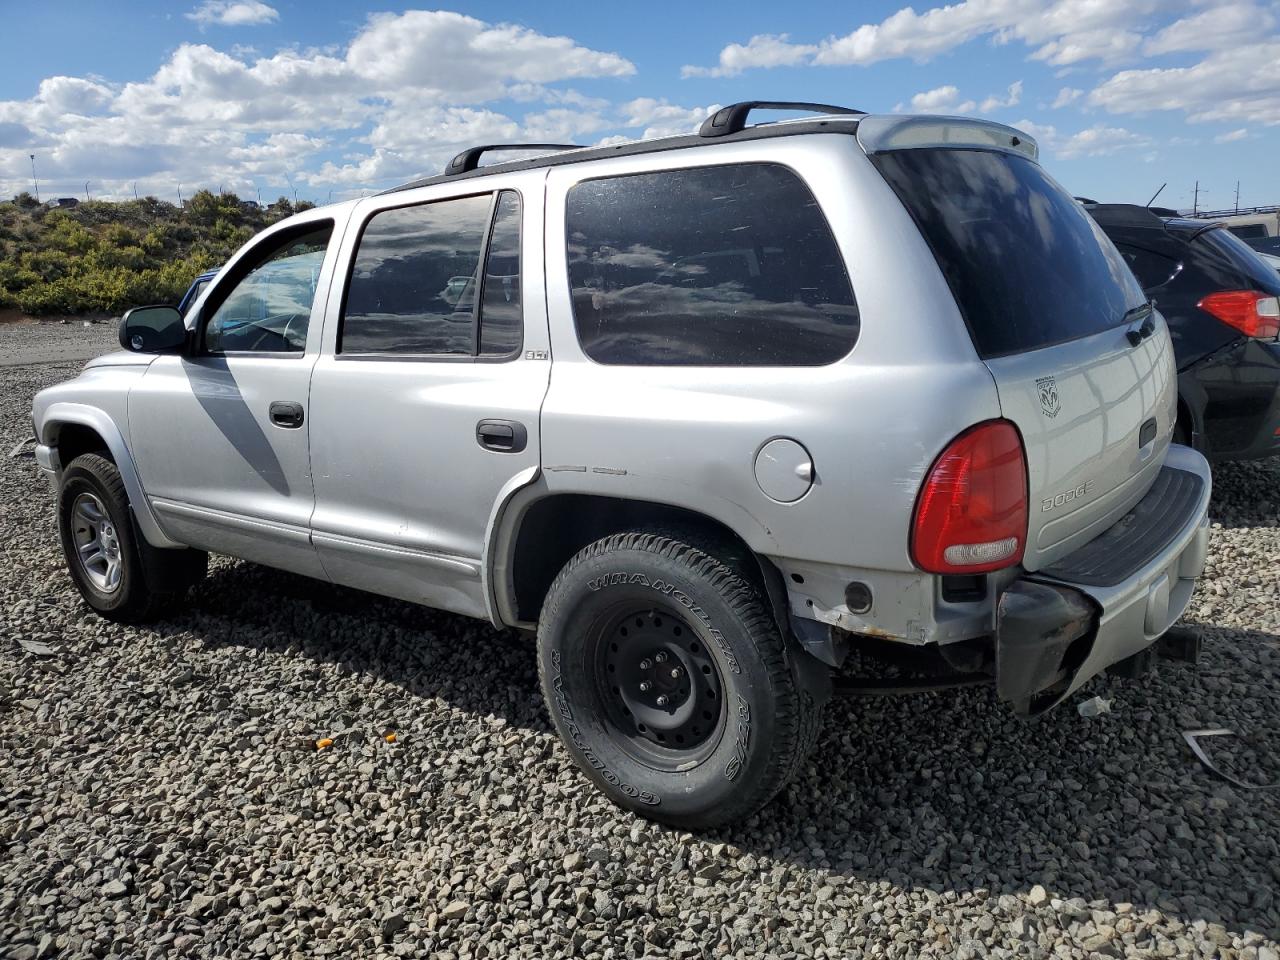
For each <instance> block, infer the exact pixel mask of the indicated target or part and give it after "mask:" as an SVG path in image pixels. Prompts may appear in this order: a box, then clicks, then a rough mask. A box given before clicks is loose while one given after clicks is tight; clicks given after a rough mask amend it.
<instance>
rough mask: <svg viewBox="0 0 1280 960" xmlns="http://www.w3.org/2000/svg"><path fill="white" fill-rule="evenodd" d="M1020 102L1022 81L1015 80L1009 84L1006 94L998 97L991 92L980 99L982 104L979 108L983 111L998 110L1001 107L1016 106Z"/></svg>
mask: <svg viewBox="0 0 1280 960" xmlns="http://www.w3.org/2000/svg"><path fill="white" fill-rule="evenodd" d="M1021 102H1022V81H1021V80H1015V81H1014V82H1013V83H1011V84H1009V92H1008V94H1007V95H1006V96H1004V97H999V96H996V95H995V94H992V95H991V96H989V97H987V98H986V99H985V100H983V101H982V106H981V107H980V108H979V109H981V110H982V112H983V113H990V112H991V111H992V110H999V109H1001V108H1003V107H1016V106H1017V105H1018V104H1019V103H1021Z"/></svg>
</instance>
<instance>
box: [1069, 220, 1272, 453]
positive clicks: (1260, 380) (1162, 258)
mask: <svg viewBox="0 0 1280 960" xmlns="http://www.w3.org/2000/svg"><path fill="white" fill-rule="evenodd" d="M1084 208H1085V209H1086V210H1087V211H1088V212H1089V213H1090V214H1091V215H1092V216H1093V218H1094V220H1096V221H1097V223H1098V225H1099V226H1101V227H1102V229H1103V230H1104V231H1105V232H1106V234H1107V236H1109V237H1110V238H1111V240H1112V241H1113V242H1114V243H1115V245H1116V246H1117V247H1118V248H1119V250H1120V253H1121V254H1122V255H1123V256H1124V259H1125V261H1126V262H1127V263H1128V264H1129V268H1130V269H1131V270H1132V271H1133V273H1134V275H1135V276H1136V277H1137V278H1138V282H1139V283H1141V284H1142V286H1143V288H1144V289H1145V290H1146V292H1147V295H1148V296H1150V297H1151V298H1152V299H1153V300H1154V301H1155V303H1156V306H1157V308H1158V309H1159V310H1160V312H1161V314H1163V315H1164V318H1165V320H1166V321H1167V322H1168V324H1169V333H1170V335H1171V336H1172V338H1173V347H1174V355H1175V357H1176V359H1177V364H1178V422H1177V427H1176V434H1175V439H1176V440H1177V441H1178V442H1179V443H1186V444H1189V445H1191V446H1193V447H1195V448H1196V449H1197V450H1200V451H1201V452H1202V453H1204V454H1205V456H1207V457H1208V458H1209V459H1211V460H1250V459H1255V458H1258V457H1266V456H1270V455H1272V454H1276V453H1280V339H1278V338H1280V274H1277V272H1276V271H1275V270H1274V269H1272V268H1271V267H1270V266H1268V265H1267V263H1266V262H1265V261H1263V260H1262V259H1261V258H1260V257H1258V256H1257V255H1256V254H1255V253H1254V251H1253V250H1251V249H1250V248H1249V246H1248V245H1246V244H1245V243H1244V241H1243V240H1241V239H1240V238H1239V237H1237V236H1235V235H1234V234H1232V233H1231V231H1229V230H1227V229H1226V228H1225V225H1224V224H1222V223H1218V222H1214V221H1205V220H1189V219H1182V218H1179V217H1177V216H1164V215H1161V214H1164V213H1172V211H1160V212H1159V213H1157V212H1155V211H1153V210H1148V209H1147V208H1146V207H1140V206H1136V205H1133V204H1123V203H1115V204H1112V203H1085V204H1084Z"/></svg>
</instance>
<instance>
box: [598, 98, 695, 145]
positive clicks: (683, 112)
mask: <svg viewBox="0 0 1280 960" xmlns="http://www.w3.org/2000/svg"><path fill="white" fill-rule="evenodd" d="M719 109H720V104H718V103H713V104H709V105H708V106H705V107H680V106H676V105H675V104H673V103H668V102H667V101H666V100H654V99H653V98H652V97H640V98H638V99H636V100H632V101H630V102H629V103H624V104H623V105H622V115H623V119H622V123H621V126H624V127H643V128H644V129H643V130H642V131H641V133H640V139H642V140H649V139H652V138H654V137H674V136H679V135H680V134H684V133H697V131H698V127H700V126H701V125H702V121H703V120H705V119H706V118H707V117H709V116H711V114H713V113H715V112H716V111H717V110H719Z"/></svg>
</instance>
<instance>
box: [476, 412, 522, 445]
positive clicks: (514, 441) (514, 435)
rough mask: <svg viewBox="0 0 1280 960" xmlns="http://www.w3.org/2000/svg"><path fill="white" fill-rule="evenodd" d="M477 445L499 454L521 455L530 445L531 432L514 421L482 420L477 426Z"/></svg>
mask: <svg viewBox="0 0 1280 960" xmlns="http://www.w3.org/2000/svg"><path fill="white" fill-rule="evenodd" d="M476 443H478V444H480V446H482V447H484V448H485V449H486V450H494V451H497V452H498V453H519V452H520V451H521V450H523V449H524V448H525V447H526V446H527V445H528V443H529V431H528V430H526V429H525V428H524V424H523V423H517V422H516V421H514V420H481V421H480V422H479V423H477V424H476Z"/></svg>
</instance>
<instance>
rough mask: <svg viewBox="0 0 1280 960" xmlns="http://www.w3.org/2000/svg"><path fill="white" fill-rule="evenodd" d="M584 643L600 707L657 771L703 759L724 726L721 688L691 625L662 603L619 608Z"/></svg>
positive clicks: (710, 659)
mask: <svg viewBox="0 0 1280 960" xmlns="http://www.w3.org/2000/svg"><path fill="white" fill-rule="evenodd" d="M592 634H593V636H592V637H591V638H589V639H588V646H589V649H590V650H592V651H593V652H592V653H588V656H592V657H593V659H594V661H595V665H596V680H597V692H598V695H599V697H600V705H601V710H602V712H603V713H604V715H605V716H607V717H608V719H609V721H610V722H611V723H612V724H613V726H614V728H615V730H616V731H617V732H618V733H619V735H620V736H621V737H622V741H621V742H622V743H624V744H625V745H626V746H627V748H628V749H629V750H630V752H631V753H632V755H633V756H634V757H635V758H636V759H637V760H639V761H640V762H642V763H647V764H649V765H651V766H654V767H656V768H658V769H666V770H677V769H681V768H684V767H687V766H688V764H689V763H691V762H694V763H697V762H701V761H702V760H705V759H706V758H707V757H708V756H709V755H710V754H711V753H712V752H713V751H714V749H715V746H716V742H717V738H718V737H719V735H720V734H721V732H722V730H723V728H724V685H723V682H722V681H721V678H720V668H719V667H718V666H717V665H716V662H715V658H714V657H713V656H712V655H711V651H710V650H708V649H707V647H706V646H705V644H704V643H703V642H702V640H701V639H700V634H699V633H698V630H697V628H696V627H694V626H693V625H692V624H690V623H689V621H688V620H686V619H685V618H684V617H683V616H681V615H680V613H678V612H677V611H676V610H675V609H674V608H673V607H671V606H669V605H667V604H655V605H650V606H638V605H636V604H623V605H622V606H621V608H620V609H619V610H617V611H615V612H613V613H611V614H608V615H606V616H604V617H601V618H600V620H599V621H598V622H597V623H596V624H595V625H594V627H593V630H592Z"/></svg>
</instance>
